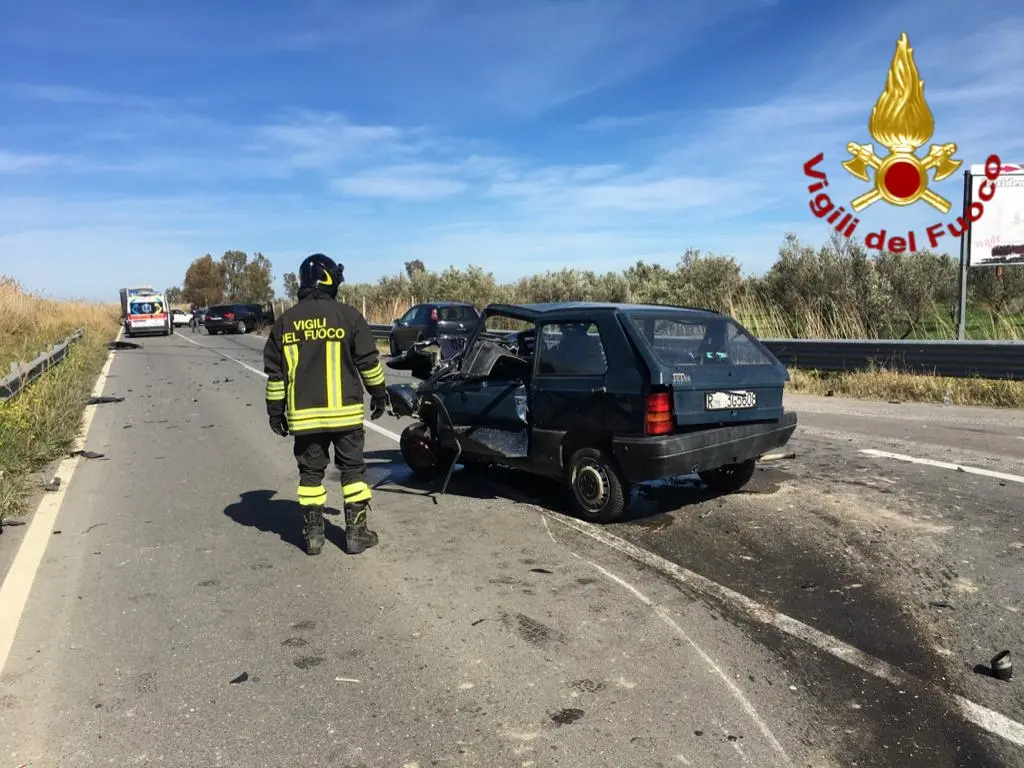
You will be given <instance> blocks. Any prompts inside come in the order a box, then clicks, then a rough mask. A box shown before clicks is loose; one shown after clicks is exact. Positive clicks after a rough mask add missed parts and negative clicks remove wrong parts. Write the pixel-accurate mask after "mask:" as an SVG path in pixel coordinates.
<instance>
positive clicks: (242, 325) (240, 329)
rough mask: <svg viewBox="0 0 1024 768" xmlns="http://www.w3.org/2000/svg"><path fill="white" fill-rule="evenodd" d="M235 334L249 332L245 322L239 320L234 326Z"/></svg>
mask: <svg viewBox="0 0 1024 768" xmlns="http://www.w3.org/2000/svg"><path fill="white" fill-rule="evenodd" d="M235 332H236V333H248V332H249V329H248V328H246V327H245V321H244V320H239V321H238V325H237V326H235Z"/></svg>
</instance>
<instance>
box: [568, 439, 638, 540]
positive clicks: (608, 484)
mask: <svg viewBox="0 0 1024 768" xmlns="http://www.w3.org/2000/svg"><path fill="white" fill-rule="evenodd" d="M566 479H567V480H568V482H569V501H570V506H571V508H572V511H573V512H574V513H575V514H576V515H577V516H578V517H581V518H583V519H584V520H588V521H590V522H592V523H610V522H613V521H614V520H618V519H619V518H620V517H622V514H623V513H624V512H625V511H626V502H627V500H628V499H629V491H628V489H627V487H626V484H625V483H624V482H623V481H622V477H621V476H620V475H619V470H618V469H617V468H616V466H615V462H614V460H613V459H612V457H611V456H609V455H608V454H607V453H605V452H604V451H602V450H600V449H599V448H580V449H579V450H578V451H576V452H575V453H573V455H572V456H571V457H569V463H568V466H567V469H566Z"/></svg>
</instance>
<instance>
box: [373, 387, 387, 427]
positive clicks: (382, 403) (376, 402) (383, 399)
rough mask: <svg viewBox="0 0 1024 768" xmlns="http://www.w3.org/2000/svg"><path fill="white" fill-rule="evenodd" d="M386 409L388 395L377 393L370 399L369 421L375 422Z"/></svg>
mask: <svg viewBox="0 0 1024 768" xmlns="http://www.w3.org/2000/svg"><path fill="white" fill-rule="evenodd" d="M387 407H388V393H387V392H377V393H375V394H373V395H372V396H371V397H370V421H376V420H377V419H379V418H380V417H381V416H383V415H384V412H385V411H386V410H387Z"/></svg>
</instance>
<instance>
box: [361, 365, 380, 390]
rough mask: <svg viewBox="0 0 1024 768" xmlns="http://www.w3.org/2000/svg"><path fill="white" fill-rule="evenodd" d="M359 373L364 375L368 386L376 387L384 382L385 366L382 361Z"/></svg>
mask: <svg viewBox="0 0 1024 768" xmlns="http://www.w3.org/2000/svg"><path fill="white" fill-rule="evenodd" d="M359 375H360V376H362V377H363V381H364V382H365V383H366V386H368V387H376V386H377V385H378V384H383V383H384V367H383V366H382V365H381V364H380V363H377V364H376V365H375V366H373V368H370V369H369V370H367V371H360V372H359Z"/></svg>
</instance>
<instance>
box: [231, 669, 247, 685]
mask: <svg viewBox="0 0 1024 768" xmlns="http://www.w3.org/2000/svg"><path fill="white" fill-rule="evenodd" d="M248 679H249V673H248V672H243V673H242V674H240V675H239V676H238V677H236V678H235V679H234V680H231V681H229V685H238V684H239V683H244V682H245V681H246V680H248Z"/></svg>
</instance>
